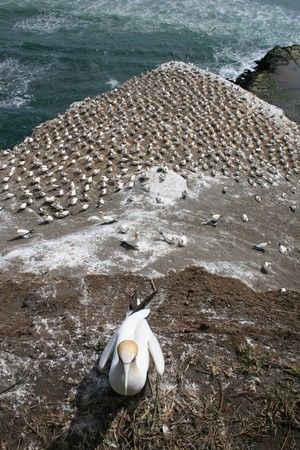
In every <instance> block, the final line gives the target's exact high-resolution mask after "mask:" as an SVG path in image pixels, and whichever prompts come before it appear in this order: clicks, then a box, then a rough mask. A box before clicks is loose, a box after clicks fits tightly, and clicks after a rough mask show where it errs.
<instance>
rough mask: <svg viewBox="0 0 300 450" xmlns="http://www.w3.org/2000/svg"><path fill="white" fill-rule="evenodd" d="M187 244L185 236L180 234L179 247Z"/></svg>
mask: <svg viewBox="0 0 300 450" xmlns="http://www.w3.org/2000/svg"><path fill="white" fill-rule="evenodd" d="M186 244H187V237H186V236H185V235H182V236H180V237H179V239H178V246H179V247H185V246H186Z"/></svg>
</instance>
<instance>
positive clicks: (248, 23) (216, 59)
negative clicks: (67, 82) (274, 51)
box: [14, 0, 300, 78]
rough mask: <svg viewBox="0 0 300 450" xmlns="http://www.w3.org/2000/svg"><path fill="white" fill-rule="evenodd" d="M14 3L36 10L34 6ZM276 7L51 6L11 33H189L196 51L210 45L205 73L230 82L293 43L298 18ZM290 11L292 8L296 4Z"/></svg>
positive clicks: (125, 1)
mask: <svg viewBox="0 0 300 450" xmlns="http://www.w3.org/2000/svg"><path fill="white" fill-rule="evenodd" d="M14 3H17V4H19V5H21V6H22V7H24V6H26V5H27V6H31V7H32V6H36V7H39V8H40V0H22V1H21V0H18V1H16V2H14ZM278 3H279V2H278ZM278 3H277V4H276V5H272V6H270V4H269V3H268V2H266V3H265V4H264V3H262V2H257V1H252V0H226V2H224V0H214V2H213V3H212V2H211V0H202V1H201V2H200V1H199V0H186V1H185V2H184V6H183V4H182V2H181V1H178V0H177V1H174V0H164V1H162V2H157V1H156V0H152V1H149V0H86V1H84V2H83V1H82V0H72V1H70V0H65V1H64V2H61V1H60V0H51V1H49V2H47V4H46V5H43V11H44V14H42V15H39V16H37V17H33V18H28V19H24V20H22V21H21V22H18V23H17V24H16V25H15V27H16V29H23V30H27V31H32V32H38V33H53V32H56V31H57V30H59V29H62V28H63V29H66V30H70V29H74V28H76V27H77V26H78V23H79V24H81V21H82V20H83V22H84V23H85V22H86V21H92V23H98V25H99V26H100V28H101V29H102V30H107V31H108V32H111V30H118V31H121V32H126V31H128V32H142V33H154V32H157V31H158V32H164V31H165V30H166V29H168V30H173V31H179V30H183V31H190V32H192V33H195V34H196V35H197V36H198V42H199V45H200V46H201V45H202V44H203V42H208V43H209V42H210V41H211V42H213V47H211V46H209V48H212V50H213V52H214V55H213V60H210V61H208V62H207V64H208V68H209V70H213V71H214V72H216V73H220V74H221V75H225V76H228V77H229V78H235V77H236V76H237V75H238V74H239V73H240V72H241V71H243V70H244V69H245V68H249V66H250V67H251V64H252V63H253V60H254V59H257V58H258V57H259V56H261V55H262V54H264V53H265V52H266V51H267V50H269V49H270V48H271V47H273V46H274V45H282V46H284V45H291V44H293V43H295V42H299V40H300V29H299V22H300V15H299V13H297V12H296V10H295V9H294V10H293V11H292V10H291V9H289V8H288V7H287V6H286V2H285V3H284V2H281V3H282V4H281V5H280V4H278ZM290 5H291V3H290ZM293 6H294V8H296V2H295V4H294V5H293ZM66 15H67V16H66ZM78 20H79V22H78ZM174 46H175V49H176V44H175V43H174ZM201 51H202V53H203V50H202V49H201V48H200V53H201ZM194 62H195V63H197V60H195V59H194ZM199 63H200V62H199ZM201 64H202V63H201Z"/></svg>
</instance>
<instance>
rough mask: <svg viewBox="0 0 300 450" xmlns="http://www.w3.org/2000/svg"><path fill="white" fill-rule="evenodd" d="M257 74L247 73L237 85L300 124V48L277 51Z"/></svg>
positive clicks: (264, 62)
mask: <svg viewBox="0 0 300 450" xmlns="http://www.w3.org/2000/svg"><path fill="white" fill-rule="evenodd" d="M256 63H257V67H256V69H255V70H254V71H250V70H246V71H245V72H243V73H242V74H241V75H240V76H239V77H238V78H237V79H236V84H238V85H239V86H241V87H243V88H244V89H247V90H248V91H251V92H252V93H253V94H256V95H257V96H258V97H260V98H262V99H263V100H265V101H267V102H268V103H272V104H274V105H276V106H279V108H281V109H283V110H284V111H285V113H286V115H287V117H288V118H289V119H291V120H294V121H295V122H298V123H299V122H300V46H299V45H292V46H290V47H278V46H276V47H274V48H273V49H272V50H270V51H269V52H268V53H267V54H266V55H265V56H264V57H263V58H262V59H261V60H260V61H256Z"/></svg>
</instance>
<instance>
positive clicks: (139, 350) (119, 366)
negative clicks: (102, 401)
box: [99, 309, 165, 396]
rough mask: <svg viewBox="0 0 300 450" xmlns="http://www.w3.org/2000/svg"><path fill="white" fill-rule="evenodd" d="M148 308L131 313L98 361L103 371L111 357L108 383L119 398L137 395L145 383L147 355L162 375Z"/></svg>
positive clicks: (160, 357)
mask: <svg viewBox="0 0 300 450" xmlns="http://www.w3.org/2000/svg"><path fill="white" fill-rule="evenodd" d="M149 314H150V310H149V309H142V310H140V311H137V312H133V313H132V314H130V315H129V316H128V317H127V318H126V319H125V320H124V322H123V323H122V325H121V326H120V328H119V329H118V331H117V332H116V333H115V334H114V335H113V336H112V337H111V339H110V340H109V342H108V344H107V345H106V347H105V349H104V350H103V352H102V355H101V357H100V360H99V369H100V371H103V369H104V368H105V367H106V365H107V363H108V361H109V359H110V357H111V356H112V362H111V366H110V369H109V376H108V377H109V383H110V385H111V387H112V388H113V390H114V391H116V392H117V393H118V394H121V395H126V396H127V395H135V394H138V393H139V392H140V391H141V390H142V389H143V387H144V386H145V384H146V381H147V375H148V371H149V366H150V356H151V358H152V360H153V362H154V365H155V368H156V371H157V373H158V374H159V375H163V373H164V368H165V364H164V357H163V353H162V350H161V347H160V345H159V342H158V340H157V339H156V337H155V335H154V334H153V332H152V330H151V328H150V326H149V324H148V322H147V320H146V318H147V317H148V315H149Z"/></svg>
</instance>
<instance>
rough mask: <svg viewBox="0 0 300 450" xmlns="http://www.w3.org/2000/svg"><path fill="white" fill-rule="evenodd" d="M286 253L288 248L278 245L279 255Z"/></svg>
mask: <svg viewBox="0 0 300 450" xmlns="http://www.w3.org/2000/svg"><path fill="white" fill-rule="evenodd" d="M287 251H288V248H287V247H286V246H285V245H283V244H279V253H286V252H287Z"/></svg>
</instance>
